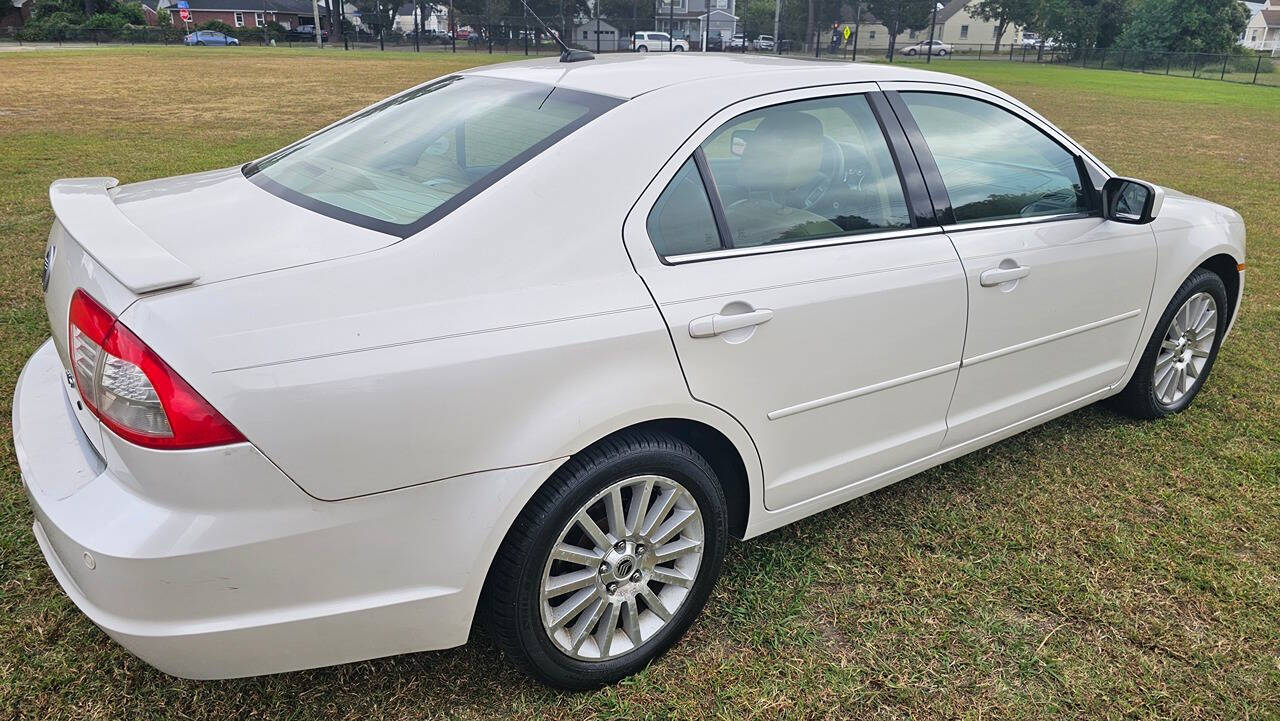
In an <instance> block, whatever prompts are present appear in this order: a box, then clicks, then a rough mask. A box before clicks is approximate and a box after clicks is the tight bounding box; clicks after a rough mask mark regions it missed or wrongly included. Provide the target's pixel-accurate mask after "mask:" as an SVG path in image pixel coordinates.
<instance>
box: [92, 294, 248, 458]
mask: <svg viewBox="0 0 1280 721" xmlns="http://www.w3.org/2000/svg"><path fill="white" fill-rule="evenodd" d="M69 316H70V319H69V322H68V325H69V331H68V339H69V343H68V346H69V347H68V352H69V353H70V354H71V369H72V372H73V373H74V374H75V381H76V387H77V388H79V389H80V397H81V398H82V399H83V400H84V403H85V405H87V406H89V410H91V411H93V414H94V415H96V416H97V417H98V419H99V420H101V421H102V422H103V424H105V425H106V426H107V427H108V428H110V429H111V430H112V431H115V433H116V435H118V436H120V437H121V438H124V439H125V440H127V441H130V442H132V443H136V444H138V445H140V446H146V447H147V448H202V447H205V446H218V445H223V444H226V443H239V442H241V441H243V440H244V436H243V435H241V434H240V431H238V430H236V428H235V426H233V425H231V422H230V421H228V420H227V419H226V418H223V417H222V414H220V413H218V411H216V410H214V408H213V406H211V405H209V402H208V401H206V400H205V399H204V398H202V397H201V396H200V394H199V393H196V391H195V389H193V388H192V387H191V386H189V385H187V382H186V381H184V380H182V378H181V377H180V376H179V375H178V374H177V373H175V372H174V371H173V369H172V368H170V367H169V365H168V364H167V363H165V362H164V361H163V360H161V359H160V356H158V355H156V354H155V352H154V351H152V350H151V349H150V348H148V347H147V345H146V344H145V343H143V342H142V341H141V340H140V339H139V338H138V336H136V335H134V334H133V332H132V331H130V330H129V329H128V328H126V327H124V325H123V324H121V323H120V322H119V321H118V320H116V318H115V316H113V315H111V313H109V312H107V310H106V309H105V308H103V307H102V306H100V305H98V303H97V302H96V301H95V300H94V299H93V298H90V297H89V295H88V294H87V293H85V292H84V291H83V290H77V291H76V292H75V295H73V296H72V297H71V311H70V313H69Z"/></svg>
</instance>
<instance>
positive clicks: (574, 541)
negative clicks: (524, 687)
mask: <svg viewBox="0 0 1280 721" xmlns="http://www.w3.org/2000/svg"><path fill="white" fill-rule="evenodd" d="M726 509H727V504H726V501H725V497H724V491H723V489H722V488H721V486H720V484H719V482H718V481H717V479H716V476H715V473H714V471H712V470H711V466H710V465H709V464H708V463H707V461H706V460H705V459H704V458H703V457H702V456H701V455H699V454H698V452H697V451H695V450H694V449H693V448H691V447H690V446H689V445H688V444H686V443H684V442H683V441H680V440H678V439H676V438H673V437H671V436H667V435H664V434H660V433H654V432H647V431H645V432H628V433H626V434H623V435H621V436H618V437H616V438H613V439H609V440H606V441H603V442H601V443H599V444H597V445H595V446H592V447H591V448H588V449H587V450H585V451H583V452H581V453H579V454H578V455H576V456H574V458H572V459H571V460H570V461H569V462H568V463H566V464H565V465H564V466H563V467H561V468H560V469H559V470H557V471H556V473H555V474H554V475H553V476H552V477H551V479H550V480H548V481H547V483H546V484H545V485H544V486H543V487H542V488H541V489H539V490H538V492H537V493H536V494H534V496H533V498H532V499H531V500H530V501H529V503H528V505H527V506H526V507H525V509H524V510H523V511H522V512H521V513H520V516H519V517H518V518H517V519H516V521H515V523H514V524H513V525H512V527H511V530H510V531H509V532H508V533H507V537H506V538H505V539H504V540H503V543H502V546H501V547H500V548H499V550H498V553H497V556H496V557H495V559H494V562H493V566H492V567H491V568H490V571H489V576H488V578H487V579H486V581H485V591H484V594H483V601H482V603H483V605H484V611H485V616H486V620H487V623H488V627H489V630H490V633H491V636H492V637H493V640H494V642H495V643H496V644H497V645H498V646H499V647H500V648H502V649H503V651H505V652H506V654H507V655H508V656H510V657H511V658H512V659H514V660H515V661H516V662H517V663H518V664H519V665H521V666H523V667H524V668H525V670H527V671H528V672H529V673H530V674H532V675H533V676H535V677H536V678H538V679H539V680H541V681H543V682H545V683H548V684H551V685H553V686H559V687H561V688H566V689H573V690H584V689H590V688H596V687H598V686H601V685H604V684H608V683H613V682H615V681H618V680H619V679H622V678H625V677H626V676H629V675H631V674H633V673H636V672H637V671H640V670H641V669H643V668H644V667H645V666H647V665H648V664H649V663H650V662H651V661H653V660H654V659H655V658H657V657H658V656H660V655H662V654H663V653H664V652H665V651H666V650H667V649H668V648H670V647H671V646H672V645H673V644H674V643H675V642H676V641H678V640H679V639H680V637H681V636H683V635H684V632H685V631H686V630H687V629H688V628H689V626H690V625H691V624H692V623H693V621H694V619H695V618H697V615H698V613H699V612H700V611H701V610H702V606H703V605H704V604H705V603H706V600H707V597H708V596H709V595H710V593H711V588H712V586H713V585H715V581H716V578H717V577H718V576H719V575H720V566H721V563H722V562H723V559H724V550H725V545H726V542H727V539H728V512H727V510H726Z"/></svg>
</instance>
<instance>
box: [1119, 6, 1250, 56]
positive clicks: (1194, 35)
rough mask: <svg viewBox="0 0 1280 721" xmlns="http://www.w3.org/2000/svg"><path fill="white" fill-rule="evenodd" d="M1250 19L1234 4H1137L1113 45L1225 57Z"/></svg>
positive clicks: (1244, 11) (1241, 8)
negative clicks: (1212, 54) (1216, 54)
mask: <svg viewBox="0 0 1280 721" xmlns="http://www.w3.org/2000/svg"><path fill="white" fill-rule="evenodd" d="M1248 23H1249V17H1248V13H1247V11H1246V10H1245V9H1244V6H1243V5H1241V4H1240V3H1239V2H1237V1H1236V0H1195V2H1186V0H1138V2H1137V4H1136V5H1135V7H1134V13H1133V19H1132V20H1130V21H1129V23H1128V25H1126V26H1125V29H1124V32H1123V33H1121V34H1120V37H1119V39H1118V40H1117V41H1116V44H1117V45H1118V46H1120V47H1122V48H1130V49H1140V50H1168V51H1172V52H1182V53H1227V52H1230V51H1231V49H1232V48H1233V47H1235V44H1236V38H1238V37H1239V36H1240V33H1242V32H1244V28H1245V25H1247V24H1248Z"/></svg>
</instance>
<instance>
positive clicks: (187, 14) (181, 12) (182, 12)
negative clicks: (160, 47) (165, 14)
mask: <svg viewBox="0 0 1280 721" xmlns="http://www.w3.org/2000/svg"><path fill="white" fill-rule="evenodd" d="M178 17H180V18H182V22H184V23H185V22H190V21H191V11H190V10H188V9H186V8H178Z"/></svg>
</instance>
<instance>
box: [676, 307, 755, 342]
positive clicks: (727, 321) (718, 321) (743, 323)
mask: <svg viewBox="0 0 1280 721" xmlns="http://www.w3.org/2000/svg"><path fill="white" fill-rule="evenodd" d="M772 319H773V311H771V310H769V309H768V308H761V309H760V310H753V311H751V312H749V313H734V314H732V315H723V314H721V313H716V314H715V315H704V316H702V317H701V318H694V319H693V320H691V321H689V335H690V336H692V337H694V338H710V337H712V336H716V335H720V334H721V333H728V332H729V331H731V330H738V329H739V328H750V327H751V326H753V325H760V324H761V323H768V322H769V321H770V320H772Z"/></svg>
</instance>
